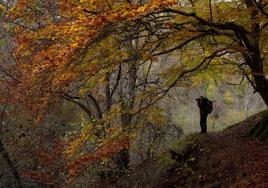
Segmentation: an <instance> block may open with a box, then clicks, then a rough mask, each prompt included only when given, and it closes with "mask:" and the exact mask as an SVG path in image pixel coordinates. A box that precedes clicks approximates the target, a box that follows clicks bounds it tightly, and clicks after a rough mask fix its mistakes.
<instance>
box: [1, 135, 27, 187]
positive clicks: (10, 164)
mask: <svg viewBox="0 0 268 188" xmlns="http://www.w3.org/2000/svg"><path fill="white" fill-rule="evenodd" d="M0 153H1V154H2V156H3V158H4V159H5V160H6V163H7V165H8V167H9V168H10V171H11V173H12V175H13V176H14V178H15V180H16V184H17V187H18V188H22V184H21V180H20V175H19V172H18V171H17V169H16V167H15V165H14V164H13V162H12V160H11V159H10V156H9V154H8V152H7V151H6V149H5V146H4V144H3V142H2V140H0Z"/></svg>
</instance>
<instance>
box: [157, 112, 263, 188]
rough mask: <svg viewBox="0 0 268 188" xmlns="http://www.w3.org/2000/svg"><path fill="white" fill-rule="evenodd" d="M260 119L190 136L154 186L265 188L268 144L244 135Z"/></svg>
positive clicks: (258, 117) (246, 134) (247, 120)
mask: <svg viewBox="0 0 268 188" xmlns="http://www.w3.org/2000/svg"><path fill="white" fill-rule="evenodd" d="M260 119H261V113H259V114H256V115H254V116H251V117H249V118H248V119H246V120H245V121H243V122H240V123H238V124H235V125H233V126H231V127H229V128H227V129H226V130H224V131H222V132H213V133H208V134H203V135H194V139H192V138H191V139H192V140H193V141H192V142H191V143H190V144H188V145H187V146H185V147H184V148H183V149H179V150H178V149H177V150H176V149H174V150H175V151H176V152H177V154H178V155H177V156H173V159H174V161H173V163H172V165H170V166H169V167H168V168H167V170H166V171H165V172H164V173H163V174H162V175H161V177H160V180H159V182H158V183H157V184H156V185H155V186H154V187H155V188H158V187H159V188H160V187H161V188H165V187H166V188H167V187H215V188H216V187H217V188H218V187H237V188H241V187H243V188H247V187H248V188H249V187H250V188H252V187H254V188H267V187H268V144H265V143H264V142H263V141H261V140H260V139H258V138H253V137H250V136H248V132H249V131H250V130H252V128H253V126H254V125H255V124H256V123H258V122H259V121H260ZM192 137H193V136H192ZM175 161H176V162H175Z"/></svg>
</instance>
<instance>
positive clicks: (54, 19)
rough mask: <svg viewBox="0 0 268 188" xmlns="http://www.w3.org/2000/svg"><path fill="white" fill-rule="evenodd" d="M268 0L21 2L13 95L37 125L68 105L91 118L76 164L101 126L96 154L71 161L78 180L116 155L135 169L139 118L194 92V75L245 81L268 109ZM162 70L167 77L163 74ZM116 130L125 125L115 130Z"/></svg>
mask: <svg viewBox="0 0 268 188" xmlns="http://www.w3.org/2000/svg"><path fill="white" fill-rule="evenodd" d="M267 3H268V2H267V1H266V0H259V1H257V0H233V1H226V0H217V1H216V0H215V1H213V0H210V1H203V0H195V1H193V0H151V1H136V0H133V1H131V0H125V1H115V0H106V1H103V0H80V1H77V0H58V1H52V0H49V1H40V0H28V1H26V0H18V1H17V2H16V3H15V4H14V6H13V8H12V9H11V10H8V11H6V12H5V19H4V21H5V23H6V24H10V25H12V26H13V27H14V30H13V35H12V36H13V39H14V45H15V47H14V49H13V50H14V56H15V57H16V61H17V62H16V63H17V69H16V71H17V72H16V73H17V74H16V80H13V82H12V84H13V86H14V87H13V88H14V89H12V95H11V97H12V98H13V99H14V100H15V101H18V102H20V103H21V104H24V105H25V106H27V107H28V109H30V111H31V112H32V113H33V115H34V116H35V117H36V119H37V123H40V122H42V119H44V117H45V116H46V113H47V112H48V111H49V109H50V108H51V107H53V105H54V104H55V103H57V102H62V100H67V101H69V102H72V103H74V104H76V105H78V106H79V107H80V108H81V109H83V110H84V111H85V112H86V114H87V115H88V117H89V119H90V120H89V121H90V126H89V128H88V129H87V130H85V131H84V132H83V133H82V134H81V135H80V137H79V138H78V139H76V140H75V141H73V142H71V143H70V145H69V146H70V147H67V148H68V149H67V154H68V155H70V156H71V157H70V158H72V157H73V155H72V154H73V153H75V152H76V149H77V148H78V147H79V146H80V145H81V142H83V141H85V140H86V139H88V137H89V132H90V131H89V130H92V129H93V130H94V131H92V132H94V134H93V135H90V136H92V137H93V138H95V139H96V140H97V141H96V142H95V146H96V147H95V148H96V151H95V153H94V154H92V153H91V154H88V155H85V156H82V157H81V156H80V158H79V159H77V160H75V161H72V162H70V169H71V170H70V171H69V172H70V174H71V175H76V174H77V171H78V170H77V169H79V168H80V167H81V166H83V165H86V164H87V163H88V162H89V161H95V160H97V159H103V158H107V157H111V156H113V154H115V153H119V155H118V158H119V159H120V158H121V159H120V160H119V163H118V164H123V166H119V167H118V168H119V169H120V168H126V167H127V166H128V163H129V153H128V148H129V147H130V144H131V138H132V136H133V135H132V134H133V131H132V129H133V127H135V124H136V125H137V124H138V123H137V121H136V120H140V119H139V118H142V117H143V116H145V115H148V114H149V113H150V111H152V112H154V113H155V111H153V107H155V105H156V104H157V102H158V101H160V100H161V99H163V97H165V96H166V95H167V94H168V93H169V91H170V90H171V89H172V88H174V87H176V86H189V85H190V84H189V82H190V80H191V78H190V77H191V76H194V75H195V74H197V73H199V72H200V71H204V70H206V69H207V68H208V67H212V66H217V67H221V68H222V69H223V71H229V72H230V73H233V74H237V75H241V76H242V77H245V78H246V79H247V80H248V81H249V82H250V83H251V84H252V86H253V88H254V89H255V91H256V92H258V93H259V94H260V96H261V97H262V99H263V101H264V102H265V103H266V105H268V89H267V88H268V81H267V78H266V74H267V63H266V61H267V45H266V40H267V25H268V16H267V15H268V10H267ZM1 10H2V11H5V10H4V9H1ZM166 58H169V61H167V59H166ZM165 60H166V62H165ZM170 62H171V63H170ZM165 63H166V64H165ZM163 65H165V66H166V67H165V68H164V69H162V70H161V72H159V71H155V70H154V67H162V66H163ZM226 65H228V68H227V66H226ZM229 65H232V68H230V66H229ZM225 69H228V70H225ZM141 70H143V71H144V70H145V71H144V72H145V74H143V76H141V75H142V74H141ZM151 75H154V79H152V78H151ZM191 81H193V80H191ZM156 115H161V113H158V114H157V113H156ZM148 116H149V115H148ZM116 124H120V128H118V127H117V129H113V128H114V127H116ZM118 130H120V131H118ZM113 131H114V132H113ZM118 132H120V134H119V135H120V136H118V137H117V140H116V139H114V138H113V136H114V135H115V133H118ZM109 145H113V146H114V148H110V147H109ZM122 161H123V162H122Z"/></svg>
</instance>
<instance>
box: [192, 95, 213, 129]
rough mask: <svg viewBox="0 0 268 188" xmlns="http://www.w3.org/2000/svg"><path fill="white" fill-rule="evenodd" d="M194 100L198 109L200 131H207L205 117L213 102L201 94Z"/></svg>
mask: <svg viewBox="0 0 268 188" xmlns="http://www.w3.org/2000/svg"><path fill="white" fill-rule="evenodd" d="M196 101H197V105H198V107H199V111H200V127H201V133H207V117H208V114H210V113H211V112H212V110H213V103H212V101H210V100H208V98H206V97H203V96H201V97H199V98H198V99H196Z"/></svg>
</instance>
